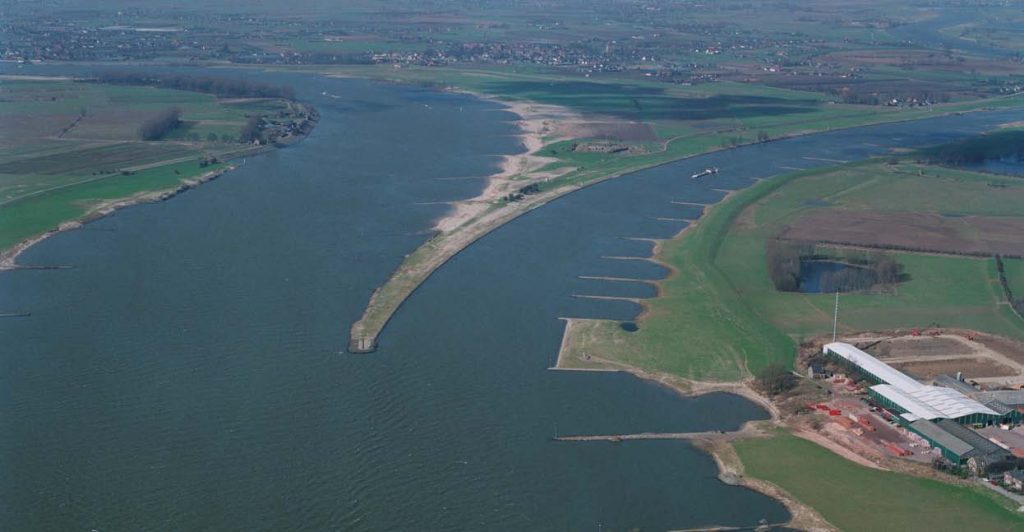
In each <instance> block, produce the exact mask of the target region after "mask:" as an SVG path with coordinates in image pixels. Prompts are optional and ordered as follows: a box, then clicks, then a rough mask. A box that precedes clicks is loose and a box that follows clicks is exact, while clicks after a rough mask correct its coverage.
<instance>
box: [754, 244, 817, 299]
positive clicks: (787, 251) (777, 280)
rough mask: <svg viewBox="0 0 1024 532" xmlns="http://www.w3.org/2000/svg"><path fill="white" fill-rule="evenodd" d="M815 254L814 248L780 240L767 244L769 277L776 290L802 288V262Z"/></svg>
mask: <svg viewBox="0 0 1024 532" xmlns="http://www.w3.org/2000/svg"><path fill="white" fill-rule="evenodd" d="M813 255H814V248H813V247H811V246H801V245H797V244H791V243H788V242H781V241H779V240H769V241H768V243H767V244H765V256H766V257H767V260H768V277H769V278H770V279H771V280H772V284H774V285H775V289H776V290H780V291H782V292H796V291H798V290H800V262H801V261H802V260H804V259H805V258H807V257H811V256H813Z"/></svg>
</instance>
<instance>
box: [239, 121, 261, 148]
mask: <svg viewBox="0 0 1024 532" xmlns="http://www.w3.org/2000/svg"><path fill="white" fill-rule="evenodd" d="M262 123H263V116H261V115H252V116H250V117H249V119H248V120H246V121H245V125H244V126H242V132H241V133H239V135H238V140H240V141H242V142H252V141H254V140H259V139H260V124H262Z"/></svg>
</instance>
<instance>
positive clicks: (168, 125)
mask: <svg viewBox="0 0 1024 532" xmlns="http://www.w3.org/2000/svg"><path fill="white" fill-rule="evenodd" d="M180 124H181V109H179V108H177V107H169V108H167V109H164V110H163V111H160V113H158V114H157V115H156V116H154V117H153V118H150V119H149V120H146V121H145V122H143V123H142V125H141V126H139V136H140V137H142V140H160V139H162V138H163V137H164V135H166V134H168V133H170V132H171V131H173V130H174V128H176V127H178V126H179V125H180Z"/></svg>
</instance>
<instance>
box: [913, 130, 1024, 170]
mask: <svg viewBox="0 0 1024 532" xmlns="http://www.w3.org/2000/svg"><path fill="white" fill-rule="evenodd" d="M922 155H923V158H924V160H925V161H926V162H930V163H939V164H950V165H965V164H979V163H983V162H985V161H990V160H995V159H1004V158H1017V159H1021V158H1024V131H1022V130H1009V131H997V132H995V133H989V134H987V135H979V136H977V137H973V138H970V139H967V140H963V141H960V142H953V143H950V144H944V145H942V146H936V147H934V148H928V149H926V150H923V151H922Z"/></svg>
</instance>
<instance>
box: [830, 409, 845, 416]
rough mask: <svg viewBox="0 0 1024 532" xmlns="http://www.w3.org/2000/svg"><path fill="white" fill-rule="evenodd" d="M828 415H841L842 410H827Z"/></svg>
mask: <svg viewBox="0 0 1024 532" xmlns="http://www.w3.org/2000/svg"><path fill="white" fill-rule="evenodd" d="M828 415H830V416H841V415H843V411H842V410H829V411H828Z"/></svg>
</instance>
